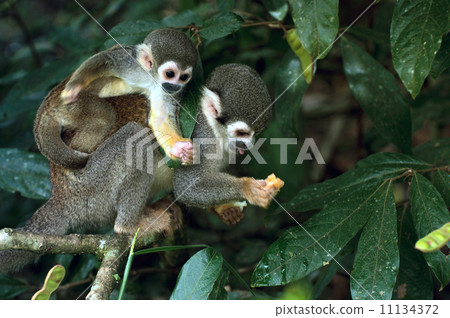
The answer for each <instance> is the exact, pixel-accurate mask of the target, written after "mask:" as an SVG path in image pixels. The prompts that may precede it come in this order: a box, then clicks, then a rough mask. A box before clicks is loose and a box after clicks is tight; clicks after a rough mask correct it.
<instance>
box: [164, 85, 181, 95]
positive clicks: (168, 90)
mask: <svg viewBox="0 0 450 318" xmlns="http://www.w3.org/2000/svg"><path fill="white" fill-rule="evenodd" d="M162 87H163V89H164V91H165V92H166V93H167V94H175V93H176V92H178V91H179V90H180V89H181V85H177V84H171V83H163V84H162Z"/></svg>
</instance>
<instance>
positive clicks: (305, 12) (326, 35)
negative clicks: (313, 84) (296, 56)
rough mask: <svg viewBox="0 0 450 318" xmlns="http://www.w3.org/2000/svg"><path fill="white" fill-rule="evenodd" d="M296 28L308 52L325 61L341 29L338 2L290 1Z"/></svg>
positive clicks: (328, 0) (322, 0) (323, 0)
mask: <svg viewBox="0 0 450 318" xmlns="http://www.w3.org/2000/svg"><path fill="white" fill-rule="evenodd" d="M289 3H290V4H291V6H292V18H293V19H294V24H295V28H296V30H297V34H298V36H299V38H300V42H302V44H303V46H304V47H305V49H306V51H308V52H309V53H310V54H311V55H312V56H313V58H314V59H315V58H318V59H323V58H324V57H325V56H326V55H327V54H328V52H329V51H330V50H331V46H332V44H333V41H334V39H335V38H336V35H337V33H338V29H339V17H338V9H339V1H338V0H303V1H297V0H290V1H289Z"/></svg>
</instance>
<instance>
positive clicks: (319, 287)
mask: <svg viewBox="0 0 450 318" xmlns="http://www.w3.org/2000/svg"><path fill="white" fill-rule="evenodd" d="M338 269H339V265H338V263H337V262H336V261H335V260H332V261H330V264H328V265H327V266H325V267H324V268H322V270H321V273H320V275H319V278H318V279H317V281H316V283H315V284H314V292H313V295H312V299H314V300H315V299H317V298H319V297H320V295H322V292H323V290H324V289H325V287H327V286H328V284H329V283H330V281H331V279H332V278H333V276H334V274H336V272H337V270H338Z"/></svg>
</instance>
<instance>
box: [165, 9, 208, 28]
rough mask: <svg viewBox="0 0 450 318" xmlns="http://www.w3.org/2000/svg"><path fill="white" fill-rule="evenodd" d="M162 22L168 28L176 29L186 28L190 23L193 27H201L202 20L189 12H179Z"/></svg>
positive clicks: (194, 13)
mask: <svg viewBox="0 0 450 318" xmlns="http://www.w3.org/2000/svg"><path fill="white" fill-rule="evenodd" d="M162 22H163V23H164V24H165V25H167V26H170V27H174V28H178V27H183V26H187V25H189V24H191V23H193V24H195V25H201V24H202V18H200V16H199V15H198V14H197V13H196V12H194V11H191V10H186V11H183V12H180V13H178V14H174V15H171V16H168V17H166V18H164V19H163V20H162Z"/></svg>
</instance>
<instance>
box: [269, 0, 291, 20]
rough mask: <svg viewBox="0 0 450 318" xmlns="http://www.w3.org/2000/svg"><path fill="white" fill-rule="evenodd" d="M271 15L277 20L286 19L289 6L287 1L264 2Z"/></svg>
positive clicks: (270, 0)
mask: <svg viewBox="0 0 450 318" xmlns="http://www.w3.org/2000/svg"><path fill="white" fill-rule="evenodd" d="M263 3H264V6H265V7H266V9H267V11H268V12H269V14H270V15H271V16H272V17H274V18H275V19H277V20H279V21H281V20H283V19H284V18H285V17H286V14H287V12H288V9H289V6H288V4H287V3H286V0H263Z"/></svg>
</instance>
